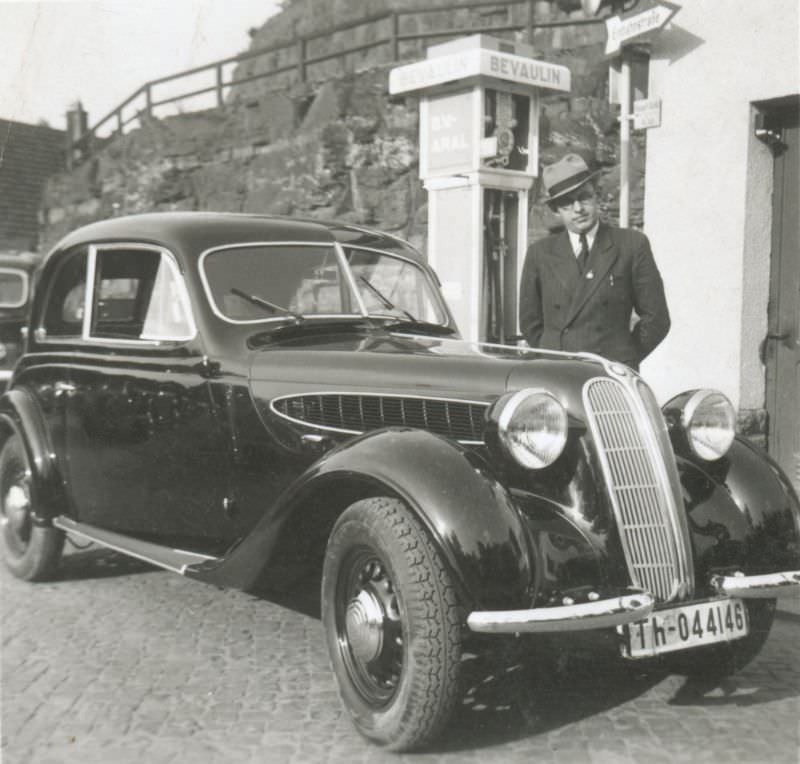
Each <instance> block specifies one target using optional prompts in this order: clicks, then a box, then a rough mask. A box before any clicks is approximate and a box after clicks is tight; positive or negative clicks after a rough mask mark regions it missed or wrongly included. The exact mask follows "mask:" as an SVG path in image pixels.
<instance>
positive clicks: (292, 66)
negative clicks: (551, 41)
mask: <svg viewBox="0 0 800 764" xmlns="http://www.w3.org/2000/svg"><path fill="white" fill-rule="evenodd" d="M534 5H535V2H534V0H510V1H509V2H501V3H498V2H485V1H477V2H472V1H467V2H460V3H453V4H452V5H449V6H435V7H430V8H417V9H414V10H407V11H391V12H387V13H383V14H380V15H374V16H368V17H365V18H361V19H359V20H358V21H352V22H349V23H346V24H341V25H339V26H336V27H333V28H331V29H327V30H326V31H324V32H319V33H317V34H313V35H308V36H305V37H299V38H296V39H294V40H292V41H291V42H288V43H285V44H281V45H272V46H269V47H264V48H258V49H255V50H250V51H247V52H246V53H240V54H239V55H236V56H230V57H229V58H222V59H219V60H218V61H212V62H211V63H208V64H204V65H202V66H197V67H194V68H192V69H185V70H183V71H180V72H176V73H175V74H170V75H167V76H166V77H160V78H159V79H156V80H150V81H149V82H146V83H145V84H144V85H142V86H141V87H140V88H139V89H138V90H137V91H135V92H134V93H132V94H131V95H130V96H128V97H127V98H126V99H125V100H124V101H123V102H122V103H120V104H119V105H118V106H116V107H115V108H114V109H112V110H111V111H110V112H109V113H108V114H106V116H104V117H103V118H102V119H101V120H100V121H99V122H97V123H96V124H95V125H93V126H92V127H91V128H90V129H89V130H87V131H86V133H85V134H84V135H82V136H81V137H80V138H79V139H77V140H75V141H74V142H73V143H72V144H71V151H70V152H69V155H70V158H71V159H72V160H73V161H74V162H80V161H81V160H82V159H86V158H87V157H88V156H91V154H92V152H93V150H94V148H95V147H96V146H97V144H98V142H104V141H105V140H106V139H108V138H109V137H113V136H115V135H121V134H123V133H124V132H125V128H126V127H128V126H130V125H131V124H132V123H138V124H141V121H142V119H143V117H144V118H146V117H150V116H152V115H153V112H154V110H155V109H156V108H158V107H162V106H165V105H167V104H177V103H178V102H180V101H185V100H186V99H190V98H197V97H200V96H209V95H210V94H213V96H211V103H210V104H209V103H207V104H206V105H205V107H204V108H208V107H209V106H217V107H222V106H224V105H225V93H226V91H227V90H229V89H230V88H232V87H234V86H240V85H243V84H245V83H247V82H251V81H253V80H258V79H265V78H268V77H273V78H274V77H278V76H279V75H290V73H291V72H295V73H296V74H295V79H294V82H295V83H303V82H306V81H308V79H309V68H310V67H312V66H314V65H316V64H321V63H325V62H329V61H331V60H333V59H345V57H347V56H350V55H353V54H358V53H363V52H365V51H368V50H371V49H376V48H383V49H384V50H385V63H392V62H394V61H400V60H403V58H404V57H405V56H403V54H402V51H401V46H402V45H403V43H418V42H420V41H424V40H432V39H441V38H447V37H459V36H462V35H465V34H479V33H485V34H503V33H505V34H507V33H509V32H524V33H525V38H526V39H527V40H528V41H532V40H533V33H534V31H535V30H536V29H542V28H548V27H565V26H569V27H574V26H579V25H588V24H598V23H602V22H603V19H602V18H599V19H587V20H564V21H548V22H540V23H536V22H535V19H534ZM481 9H493V10H495V11H496V12H497V13H502V12H503V11H504V12H505V16H506V20H505V23H500V24H487V25H480V24H477V25H473V24H470V25H468V26H461V27H460V28H459V27H456V26H452V27H449V28H447V29H439V30H436V29H428V30H425V31H419V32H413V33H403V32H401V29H402V26H403V25H402V19H403V17H405V16H413V17H419V16H420V15H421V14H425V13H443V12H444V13H446V12H448V11H454V12H455V11H464V10H481ZM367 26H372V27H374V28H379V27H381V28H385V29H386V30H387V32H386V33H385V34H384V35H383V36H378V37H376V38H375V39H373V40H370V41H368V42H362V43H360V44H358V45H351V46H345V47H341V48H338V49H337V50H335V51H331V52H326V53H315V52H314V50H313V49H314V43H315V42H316V41H320V40H325V39H326V38H331V37H332V36H333V35H336V34H338V33H341V32H347V31H353V30H355V29H357V28H358V27H367ZM265 56H272V57H273V59H274V60H280V59H281V58H282V57H283V58H290V59H291V61H290V63H286V64H282V65H276V66H272V67H270V68H269V69H267V70H265V71H262V72H258V73H256V74H251V75H248V76H240V77H238V78H236V79H234V78H233V77H232V76H230V77H229V78H227V79H226V77H225V70H226V68H230V67H234V66H238V65H240V64H242V63H243V62H245V61H248V60H250V59H256V58H263V57H265ZM202 75H206V76H208V77H209V79H210V80H211V84H205V85H203V86H201V87H196V86H195V87H193V86H191V84H189V79H190V78H197V77H198V76H202ZM168 83H181V84H183V85H184V87H186V88H188V89H185V90H179V92H177V93H173V94H171V95H168V96H161V97H159V94H158V93H157V90H159V89H161V88H163V86H165V85H167V84H168ZM285 87H286V85H285V83H282V84H281V85H280V86H279V87H276V88H274V89H273V90H279V89H285ZM265 92H269V91H268V90H267V91H265ZM109 128H110V129H109ZM104 129H105V131H106V133H107V134H106V135H102V136H101V131H103V130H104Z"/></svg>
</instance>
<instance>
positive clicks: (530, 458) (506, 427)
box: [497, 387, 569, 470]
mask: <svg viewBox="0 0 800 764" xmlns="http://www.w3.org/2000/svg"><path fill="white" fill-rule="evenodd" d="M533 397H537V398H544V399H546V400H548V401H549V402H550V403H551V404H552V405H554V406H555V407H556V408H554V409H552V411H553V412H555V413H556V418H557V420H558V421H557V425H558V430H559V432H557V433H556V436H557V439H556V444H557V447H556V448H554V449H551V450H550V453H548V454H547V455H546V457H545V458H544V459H543V458H542V457H541V456H539V455H538V454H537V453H536V452H534V451H532V450H530V449H529V448H527V447H526V446H524V445H522V444H520V443H518V442H516V441H514V440H513V439H512V437H511V432H512V428H511V425H512V423H513V419H514V416H515V415H516V414H518V412H519V410H520V407H521V406H522V404H523V403H525V402H526V401H528V400H529V399H530V398H533ZM568 432H569V421H568V417H567V411H566V408H565V407H564V405H563V404H562V403H561V401H559V400H558V398H556V396H555V395H553V393H552V392H551V391H550V390H545V389H544V388H538V387H537V388H533V387H526V388H523V389H522V390H518V391H517V392H515V393H513V394H512V395H511V397H510V398H508V400H507V401H506V402H505V405H503V408H502V410H501V411H500V414H499V416H498V418H497V435H498V437H499V440H500V443H501V444H502V447H503V450H504V451H505V453H506V454H507V455H508V457H509V458H511V459H512V460H513V461H514V462H515V463H516V464H518V465H519V466H520V467H523V468H525V469H533V470H540V469H544V468H545V467H549V466H550V465H551V464H553V463H554V462H555V461H556V460H557V459H558V457H559V456H561V454H562V453H563V452H564V448H565V447H566V444H567V435H568Z"/></svg>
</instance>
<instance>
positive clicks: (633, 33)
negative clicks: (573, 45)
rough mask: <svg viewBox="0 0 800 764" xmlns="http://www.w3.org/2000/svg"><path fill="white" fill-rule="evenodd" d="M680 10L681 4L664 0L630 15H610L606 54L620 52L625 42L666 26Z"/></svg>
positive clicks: (607, 20)
mask: <svg viewBox="0 0 800 764" xmlns="http://www.w3.org/2000/svg"><path fill="white" fill-rule="evenodd" d="M679 10H680V6H679V5H675V4H674V3H668V2H665V1H664V2H657V3H655V5H653V6H652V7H651V8H649V9H647V10H646V11H640V12H639V13H634V14H632V15H630V16H624V15H622V16H609V17H608V18H607V19H606V31H607V32H608V39H607V40H606V55H607V56H612V55H614V54H615V53H619V51H620V50H621V48H622V46H623V45H624V44H625V43H629V42H633V41H634V40H637V39H639V38H640V37H643V36H644V35H646V34H648V33H649V32H653V31H655V30H657V29H661V28H662V27H665V26H666V25H667V22H669V20H670V19H671V18H672V17H673V16H674V15H675V14H676V13H677V12H678V11H679Z"/></svg>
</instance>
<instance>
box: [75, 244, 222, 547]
mask: <svg viewBox="0 0 800 764" xmlns="http://www.w3.org/2000/svg"><path fill="white" fill-rule="evenodd" d="M87 280H88V283H89V285H90V286H89V289H87V292H86V309H85V314H84V317H83V333H82V340H83V341H82V343H81V344H80V346H79V347H78V348H77V350H76V352H75V354H74V357H73V358H72V361H71V370H70V382H69V390H68V394H67V395H66V396H65V397H66V404H65V405H66V452H67V455H68V467H67V473H68V475H67V479H68V484H69V491H70V495H71V497H72V500H73V503H74V508H75V512H76V515H77V518H78V520H79V521H81V522H85V523H89V524H92V525H97V526H100V527H103V528H107V529H110V530H114V531H117V532H121V533H126V534H130V535H134V536H137V537H140V538H148V539H152V540H158V541H160V542H162V543H169V544H175V545H180V546H181V547H183V548H187V549H193V550H197V551H208V552H212V553H213V552H214V551H217V549H218V547H219V546H220V545H221V544H222V543H223V541H222V540H223V539H224V538H225V537H226V534H227V533H228V527H227V526H228V525H229V521H228V519H227V518H226V516H225V513H224V506H225V493H226V486H227V484H228V475H227V472H228V470H229V469H230V467H229V464H230V462H229V459H228V444H227V442H226V436H225V434H224V430H223V428H222V427H221V426H220V419H219V417H218V414H217V411H216V409H215V408H214V406H213V405H212V401H211V398H210V396H209V390H208V381H207V379H206V378H205V377H204V376H203V373H204V369H205V368H206V365H205V364H204V353H203V347H202V343H201V342H200V340H199V338H198V335H197V330H196V326H195V322H194V320H193V317H192V310H191V306H190V303H189V299H188V295H187V291H186V287H185V284H184V281H183V277H182V275H181V273H180V271H179V268H178V265H177V262H176V260H175V259H174V257H173V256H172V255H171V254H170V253H169V252H168V251H166V250H164V249H161V248H159V247H153V246H147V245H142V244H113V245H97V246H93V247H90V249H89V257H88V275H87Z"/></svg>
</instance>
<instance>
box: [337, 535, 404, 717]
mask: <svg viewBox="0 0 800 764" xmlns="http://www.w3.org/2000/svg"><path fill="white" fill-rule="evenodd" d="M335 610H336V628H337V638H338V644H339V654H340V655H341V657H342V661H343V663H344V665H345V667H346V669H347V673H348V675H349V677H350V680H351V681H352V683H353V686H354V687H355V688H356V690H357V691H358V693H359V694H360V695H361V697H362V698H363V699H364V701H365V702H366V703H368V704H369V705H371V706H373V707H380V706H384V705H386V704H388V703H389V702H390V701H391V700H392V698H393V697H394V695H395V692H396V691H397V688H398V686H399V683H400V675H401V673H402V669H403V641H404V640H403V627H402V618H401V616H400V606H399V602H398V598H397V594H396V592H395V587H394V582H393V581H392V578H391V575H390V572H389V569H388V567H387V566H386V564H385V563H384V561H383V560H382V559H381V558H380V556H379V555H378V554H377V553H376V552H374V551H373V550H371V549H359V550H355V551H354V552H352V553H351V554H350V555H349V556H348V557H347V559H346V560H345V561H344V564H343V566H342V569H341V574H340V576H339V578H338V582H337V587H336V602H335Z"/></svg>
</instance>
